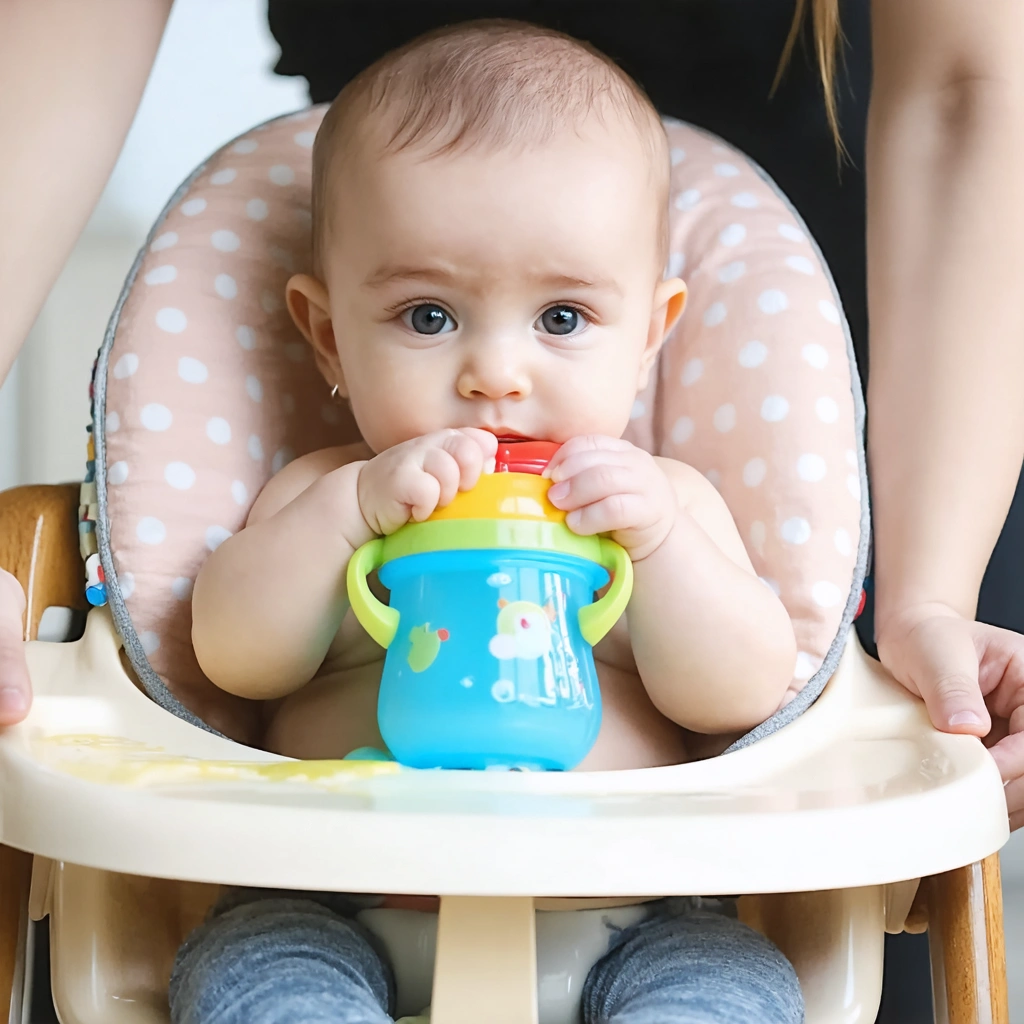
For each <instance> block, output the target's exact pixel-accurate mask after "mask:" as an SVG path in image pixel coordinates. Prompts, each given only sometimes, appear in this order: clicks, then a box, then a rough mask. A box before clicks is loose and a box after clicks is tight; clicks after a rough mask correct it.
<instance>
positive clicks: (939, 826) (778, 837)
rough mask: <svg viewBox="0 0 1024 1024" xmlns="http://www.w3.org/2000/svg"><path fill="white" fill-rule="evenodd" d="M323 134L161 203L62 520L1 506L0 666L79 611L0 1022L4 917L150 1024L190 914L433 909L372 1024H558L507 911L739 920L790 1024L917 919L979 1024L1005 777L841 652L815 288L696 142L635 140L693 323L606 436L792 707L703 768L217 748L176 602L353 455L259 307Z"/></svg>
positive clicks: (852, 593)
mask: <svg viewBox="0 0 1024 1024" xmlns="http://www.w3.org/2000/svg"><path fill="white" fill-rule="evenodd" d="M321 113H322V111H320V110H310V111H303V112H301V113H299V114H296V115H292V116H290V117H287V118H283V119H278V120H275V121H273V122H270V123H269V124H266V125H262V126H259V127H257V128H256V129H254V130H252V131H251V132H248V133H246V134H245V135H244V136H242V137H240V138H238V139H236V140H233V142H231V143H229V144H228V145H226V146H225V147H224V148H223V149H221V150H220V151H219V152H218V153H216V154H215V155H214V156H213V157H212V158H211V159H210V160H209V161H208V162H207V163H205V164H204V165H203V166H201V167H200V168H199V169H198V170H197V171H196V172H195V173H194V174H193V175H192V176H191V177H190V178H189V179H188V180H187V181H186V182H185V183H184V185H183V186H182V187H181V189H179V191H178V192H177V193H176V194H175V196H174V197H173V198H172V199H171V201H170V203H169V204H168V207H167V209H166V210H165V211H164V213H163V215H162V216H161V218H160V220H159V221H158V222H157V225H156V226H155V227H154V228H153V231H152V233H151V235H150V238H149V239H148V241H147V244H146V247H145V248H144V249H143V251H142V252H141V253H140V255H139V258H138V260H137V261H136V264H135V266H134V267H133V269H132V271H131V274H130V275H129V279H128V282H127V284H126V286H125V290H124V292H123V294H122V298H121V300H120V301H119V303H118V306H117V309H116V310H115V313H114V317H113V319H112V322H111V326H110V329H109V331H108V334H107V337H106V339H105V340H104V343H103V346H102V348H101V351H100V355H99V358H98V362H97V367H96V372H95V376H94V382H93V387H94V392H93V433H92V437H91V439H90V448H91V450H90V457H89V474H88V477H87V479H86V483H85V485H84V486H83V487H82V488H81V493H80V495H79V490H78V488H77V487H72V486H70V485H67V486H56V487H23V488H18V489H16V490H13V491H9V492H7V493H5V494H3V495H0V524H2V528H0V564H2V565H3V566H4V567H5V568H8V569H9V570H10V571H12V572H14V573H15V575H17V577H18V578H19V580H20V581H21V582H22V584H23V586H24V587H25V591H26V594H27V599H28V609H27V612H26V623H25V630H26V633H25V635H26V639H29V640H35V638H36V637H37V632H38V630H39V626H40V621H41V618H42V616H43V613H44V611H45V610H46V609H48V608H78V609H84V608H86V607H87V605H86V602H85V600H84V597H83V594H84V591H85V584H87V585H88V595H89V602H90V605H91V606H92V607H91V610H90V611H89V613H88V616H87V619H86V623H85V627H84V635H82V636H81V637H80V638H79V639H75V640H73V641H71V642H64V643H57V642H38V641H36V642H34V643H31V644H30V645H29V650H28V657H29V664H30V670H31V674H32V680H33V685H34V687H35V694H36V699H35V704H34V706H33V709H32V712H31V714H30V716H29V718H28V720H27V721H26V722H25V723H23V724H22V725H20V726H17V727H14V728H11V729H8V730H6V731H4V732H3V734H2V735H0V810H2V814H0V839H2V842H3V844H4V846H3V847H2V848H0V862H2V871H3V880H4V884H3V886H2V888H0V950H2V957H0V1000H2V999H7V1000H8V1002H9V1004H10V1014H9V1020H11V1021H12V1022H13V1021H22V1020H26V1019H27V1018H26V1017H25V1016H24V1015H23V1014H24V1012H26V1011H25V1009H24V1008H25V1006H26V1005H27V984H26V979H27V977H28V976H29V975H30V973H31V972H30V966H31V965H30V963H29V961H30V959H31V957H30V949H31V946H30V943H29V941H28V937H29V922H30V921H38V920H40V919H41V918H43V917H46V916H48V917H49V919H50V941H51V953H52V989H53V998H54V1003H55V1006H56V1008H57V1011H58V1014H59V1016H60V1019H61V1021H62V1022H63V1024H165V1022H166V1021H167V1020H168V1012H167V1003H166V998H167V997H166V989H167V981H168V976H169V971H170V966H171V963H172V960H173V957H174V954H175V950H176V949H177V947H178V945H179V944H180V943H181V941H182V940H183V939H184V937H185V936H186V935H187V934H188V932H189V931H190V929H191V928H192V927H193V926H194V925H195V924H197V923H198V922H199V921H200V920H201V919H202V916H203V914H204V913H205V911H206V909H207V908H208V907H209V905H210V903H211V901H212V900H213V898H214V896H215V894H216V892H217V891H218V886H221V885H251V886H265V887H286V888H294V889H310V890H334V891H349V892H371V893H396V894H409V895H417V894H424V895H431V894H434V895H440V896H441V897H442V901H441V911H440V915H439V918H438V920H437V925H436V933H435V931H434V926H433V924H432V923H429V924H428V925H426V926H424V927H423V928H421V929H420V932H418V933H417V934H416V935H414V936H413V938H412V939H408V941H424V942H427V943H428V944H431V943H432V944H436V961H435V966H434V973H433V992H432V995H430V994H429V982H430V979H429V978H426V979H424V978H419V979H418V980H417V979H412V980H411V981H410V984H411V985H413V987H414V988H415V987H416V986H417V985H418V986H419V989H418V990H417V991H420V992H422V993H427V994H426V995H424V997H423V1002H422V1003H421V1004H420V1005H410V1006H406V1007H405V1008H402V1007H400V1008H399V1009H400V1011H401V1012H402V1013H405V1014H407V1015H414V1014H416V1013H419V1012H420V1010H421V1009H422V1008H423V1005H425V1003H426V1002H428V1001H429V1002H430V1003H431V1004H432V1016H431V1018H430V1019H431V1021H432V1022H433V1024H483V1022H487V1024H537V1022H538V1021H540V1022H542V1024H571V1022H572V1021H573V1020H574V1019H575V1014H576V1009H575V1007H576V1006H577V1005H578V999H579V986H580V985H581V984H582V981H583V978H582V977H580V976H579V972H576V973H575V974H574V973H573V969H572V966H571V964H572V953H573V951H572V950H567V951H566V950H561V949H560V948H559V946H558V942H557V936H555V935H554V934H553V932H552V928H551V927H550V923H551V921H553V920H554V918H550V917H545V913H546V911H542V910H535V900H537V899H538V898H547V900H548V901H549V902H546V903H543V904H541V906H543V907H545V908H549V907H553V906H559V904H557V903H552V902H550V900H551V899H552V898H556V899H557V898H562V897H642V896H648V895H672V894H678V895H687V894H692V895H705V896H712V895H716V894H719V895H725V894H727V895H737V894H739V895H740V900H739V906H740V914H741V917H743V919H744V920H746V921H748V922H749V923H750V924H751V925H752V926H754V927H756V928H758V929H760V930H762V931H763V932H765V933H766V934H767V935H768V936H770V937H771V938H772V939H773V940H774V941H775V942H776V943H777V944H778V945H779V947H780V948H781V949H782V950H783V952H784V953H785V954H786V955H787V956H788V957H789V958H790V960H791V961H792V962H793V964H794V966H795V967H796V970H797V973H798V975H799V977H800V981H801V985H802V987H803V991H804V995H805V999H806V1005H807V1021H808V1022H809V1024H854V1022H859V1024H870V1022H871V1021H873V1020H874V1019H875V1013H876V1010H877V1007H878V1002H879V995H880V991H881V980H882V950H883V938H884V935H885V933H886V932H899V931H901V930H903V929H904V928H911V929H920V928H922V927H923V926H924V925H925V924H927V927H928V929H929V934H930V939H931V950H932V965H933V978H934V990H935V1004H936V1020H937V1021H939V1022H942V1024H969V1022H970V1024H981V1022H992V1024H1006V1022H1007V1021H1008V1020H1009V1017H1008V1011H1007V994H1006V978H1005V965H1004V954H1003V933H1002V903H1001V892H1000V883H999V862H998V858H997V851H998V849H999V848H1000V847H1001V845H1002V844H1003V843H1004V842H1005V840H1006V838H1007V834H1008V832H1007V815H1006V807H1005V802H1004V797H1003V791H1002V785H1001V783H1000V778H999V773H998V771H997V770H996V767H995V764H994V762H993V761H992V759H991V758H990V757H989V755H988V754H987V752H986V751H985V750H984V748H983V746H982V744H981V743H980V742H979V741H978V740H976V739H974V738H971V737H966V736H951V735H945V734H942V733H939V732H936V731H935V730H934V729H933V728H932V727H931V726H930V724H929V722H928V718H927V715H926V713H925V710H924V707H923V705H922V704H921V702H920V701H918V700H916V699H915V698H913V697H911V696H910V695H909V694H908V693H907V692H906V691H905V690H904V689H903V688H902V687H900V686H899V685H897V684H896V683H895V682H894V681H893V680H891V679H890V678H889V677H888V676H887V675H886V674H885V672H884V671H883V670H882V669H881V668H880V666H879V665H878V664H877V663H875V662H873V661H871V660H870V659H869V658H868V657H867V656H866V655H865V654H864V652H863V651H862V649H861V648H860V647H859V646H858V644H857V641H856V639H855V636H854V634H853V633H852V631H851V630H850V624H851V622H852V620H853V618H854V616H855V614H856V612H857V610H858V605H859V601H860V597H861V586H862V581H863V575H864V565H865V563H866V560H867V550H868V530H867V522H868V519H867V502H866V486H865V474H864V468H863V467H864V460H863V452H862V445H861V426H862V410H861V407H860V398H859V394H860V392H859V384H858V381H857V377H856V370H855V368H854V366H853V362H852V357H851V355H850V348H849V338H848V333H847V331H846V328H845V322H844V321H843V318H842V315H841V313H840V311H839V308H838V299H837V297H836V295H835V291H834V288H833V286H832V283H831V279H830V278H829V275H828V272H827V269H826V268H825V266H824V264H823V262H822V260H821V258H820V254H819V253H818V251H817V249H816V247H815V246H814V244H813V242H812V241H811V240H810V239H809V238H808V237H807V234H806V229H805V228H804V226H803V225H802V223H801V222H800V220H799V218H798V217H797V216H796V214H795V213H794V212H793V211H792V209H791V208H790V207H789V206H788V205H787V203H786V202H785V200H784V199H783V198H782V197H781V196H780V195H779V193H778V192H777V190H776V189H775V188H774V186H773V185H772V183H771V182H770V181H769V180H768V179H767V178H766V177H765V176H764V175H763V173H762V172H761V171H760V170H759V169H758V168H756V167H755V166H753V165H752V164H751V163H750V162H749V161H748V160H747V159H746V158H745V157H743V156H742V155H741V154H739V153H737V152H736V151H735V150H733V149H731V148H729V147H727V146H726V145H725V144H724V143H722V142H721V141H720V140H718V139H715V138H713V137H711V136H708V135H706V134H705V133H703V132H701V131H699V130H697V129H695V128H692V127H690V126H687V125H683V124H680V123H678V122H668V123H667V128H668V131H669V135H670V141H671V145H672V161H673V186H672V200H671V201H672V218H673V225H672V244H671V253H672V255H671V259H670V266H669V270H670V271H671V272H672V273H683V274H684V275H685V276H686V278H687V279H688V282H689V285H690V300H689V308H688V309H687V311H686V313H685V315H684V318H683V321H682V324H681V325H680V327H679V328H677V330H676V331H675V333H674V336H673V337H672V338H671V339H670V340H669V342H668V344H667V345H666V348H665V350H664V352H663V354H662V356H661V362H660V367H659V373H658V375H657V379H656V380H654V381H652V383H651V386H650V388H649V389H648V392H647V393H645V394H643V395H641V396H640V397H639V398H638V400H637V403H636V406H635V408H634V420H633V422H632V425H631V428H630V433H629V435H628V436H629V437H630V438H631V439H632V440H634V441H635V442H636V443H638V444H642V445H644V446H646V447H648V448H649V449H651V450H655V451H659V452H662V453H664V454H668V455H671V456H674V457H677V458H680V459H683V460H685V461H687V462H689V463H690V464H692V465H694V466H696V467H697V468H699V469H700V470H702V471H703V472H705V474H706V475H707V476H708V477H709V479H711V480H712V481H713V482H714V483H715V485H716V486H717V487H719V489H720V490H721V491H722V493H723V495H724V496H725V498H726V500H727V501H728V503H729V505H730V508H731V509H732V510H733V513H734V515H735V517H736V520H737V523H738V525H739V527H740V529H741V531H742V534H743V537H744V539H745V541H746V542H747V545H748V549H749V550H750V553H751V557H752V559H753V561H754V564H755V567H756V568H757V571H758V573H759V574H760V575H761V576H762V578H763V579H764V581H765V583H766V585H768V586H771V587H773V588H774V589H776V591H777V592H778V593H779V594H780V596H781V598H782V600H783V601H784V603H785V604H786V607H787V609H788V610H789V612H790V615H791V617H792V619H793V623H794V628H795V630H796V634H797V638H798V644H799V648H800V655H799V658H798V662H797V666H796V672H795V678H794V682H793V686H792V688H791V692H790V697H791V698H792V699H791V700H789V702H788V703H787V704H786V706H785V707H783V709H782V710H781V711H780V712H778V713H777V714H776V715H775V716H774V717H773V718H772V719H771V720H769V721H768V722H767V723H765V724H764V725H763V726H761V727H759V728H758V729H756V730H754V732H753V733H751V734H749V735H748V736H746V737H742V738H740V739H739V740H737V741H736V742H734V743H733V744H732V746H731V747H730V748H729V750H728V751H727V752H726V753H724V754H722V755H720V756H716V757H709V758H706V759H704V760H699V761H695V762H693V763H689V764H685V765H680V766H676V767H668V768H657V769H646V770H639V771H629V772H595V773H587V774H584V773H580V774H573V773H570V774H557V773H525V774H509V773H494V772H480V773H476V772H415V771H411V770H405V769H401V768H399V767H397V766H396V765H394V764H390V763H388V764H385V763H372V762H295V761H289V760H287V759H285V758H281V757H278V756H276V755H273V754H269V753H265V752H263V751H261V750H258V749H256V748H255V747H253V746H250V745H247V744H248V742H252V741H253V739H254V738H255V736H256V731H255V729H256V712H257V709H255V708H254V707H253V706H251V705H249V704H247V703H246V702H243V701H239V700H237V699H235V698H231V697H229V696H228V695H226V694H224V693H221V692H220V691H217V690H216V689H215V688H213V687H212V686H211V684H210V683H209V682H208V681H207V680H206V679H205V678H204V677H203V676H202V673H201V672H200V670H199V667H198V664H197V663H196V660H195V656H194V654H193V653H192V649H191V643H190V626H191V608H190V602H189V597H190V593H191V585H192V580H193V579H194V578H195V574H196V572H197V570H198V568H199V566H200V565H201V563H202V560H203V558H204V557H205V555H206V554H208V552H209V551H210V550H212V549H213V548H214V547H216V545H217V544H218V543H219V542H220V541H221V540H223V539H224V537H226V536H228V535H230V533H232V532H234V531H236V530H237V529H239V528H240V527H241V526H242V525H243V523H244V520H245V516H246V514H247V511H248V508H249V507H250V505H251V503H252V501H253V499H254V498H255V496H256V494H257V493H258V491H259V489H260V487H261V486H262V485H263V484H264V483H265V482H266V480H267V479H268V478H269V476H270V475H271V474H272V473H273V472H276V471H277V470H278V469H280V468H281V466H283V465H284V464H285V463H286V462H287V461H288V460H289V459H290V458H292V457H294V455H296V454H301V453H303V452H306V451H310V450H313V449H315V448H319V447H324V446H326V445H328V444H337V443H341V442H343V441H344V440H345V439H350V438H352V437H354V436H356V435H355V428H354V425H353V423H352V421H351V419H350V417H349V414H348V411H347V409H346V408H345V407H344V406H342V405H339V404H334V403H332V402H331V400H330V398H329V396H328V394H327V388H326V386H325V385H324V384H323V381H322V380H320V378H319V377H318V375H317V373H316V370H315V368H314V366H313V364H312V360H311V358H310V356H309V354H308V353H307V350H306V348H305V346H304V344H303V343H302V342H301V340H300V339H299V337H298V335H297V334H296V332H295V331H294V330H293V328H292V327H291V325H290V323H289V321H288V317H287V313H286V311H285V310H284V309H283V302H282V298H281V297H282V295H283V285H284V282H285V280H286V279H287V277H288V275H289V274H290V273H291V272H293V271H294V270H297V269H300V268H302V267H303V266H305V265H306V262H307V254H308V251H309V223H310V221H309V208H308V206H309V204H308V200H309V196H308V192H309V176H310V160H309V156H310V147H311V146H312V140H313V136H314V133H315V130H316V126H317V124H318V121H319V117H320V116H321ZM76 505H80V508H79V515H78V516H76V513H75V506H76ZM76 519H77V520H78V522H77V530H76ZM76 534H77V538H78V540H77V541H76ZM81 556H85V558H86V572H87V579H86V580H85V582H84V583H83V572H82V562H81ZM267 585H273V581H272V580H268V581H267ZM53 614H54V613H50V618H51V619H52V618H53ZM228 736H231V737H233V738H232V739H229V738H226V737H228ZM919 880H920V882H919ZM564 906H572V904H565V905H564ZM403 941H405V940H403ZM538 957H539V961H538ZM538 962H539V966H538ZM395 966H396V971H398V972H399V973H401V970H402V966H401V964H399V963H396V965H395ZM424 986H426V987H424ZM410 998H411V997H410ZM574 1000H575V1002H574Z"/></svg>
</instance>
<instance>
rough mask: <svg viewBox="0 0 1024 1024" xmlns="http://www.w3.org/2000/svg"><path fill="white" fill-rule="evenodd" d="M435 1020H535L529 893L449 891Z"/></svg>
mask: <svg viewBox="0 0 1024 1024" xmlns="http://www.w3.org/2000/svg"><path fill="white" fill-rule="evenodd" d="M430 1020H431V1024H483V1022H486V1024H537V934H536V912H535V910H534V908H533V900H532V899H531V898H530V897H525V898H523V897H488V898H477V897H472V896H445V897H442V899H441V913H440V915H439V916H438V920H437V959H436V960H435V962H434V992H433V1002H432V1008H431V1014H430Z"/></svg>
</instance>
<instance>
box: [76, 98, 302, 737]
mask: <svg viewBox="0 0 1024 1024" xmlns="http://www.w3.org/2000/svg"><path fill="white" fill-rule="evenodd" d="M293 113H299V111H293ZM291 116H292V115H291V114H282V115H280V116H279V117H272V118H270V120H268V121H264V122H263V124H262V125H255V126H253V127H252V128H247V129H246V130H245V131H244V132H242V133H241V134H240V135H236V136H235V138H233V139H230V140H228V141H227V142H226V143H224V145H223V146H220V147H219V148H218V149H217V150H216V151H215V152H214V153H212V154H211V155H210V156H209V157H207V158H206V159H205V160H204V161H203V162H202V163H201V164H200V165H199V166H198V167H197V168H196V169H195V170H194V171H192V173H191V174H189V176H188V177H187V178H186V179H185V180H184V181H183V182H182V183H181V184H180V185H179V186H178V188H177V189H176V190H175V192H174V195H172V196H171V198H170V199H169V200H168V202H167V204H166V205H165V206H164V208H163V209H162V210H161V211H160V216H159V217H157V219H156V221H155V223H154V224H153V226H152V227H151V228H150V230H149V234H148V235H146V240H145V242H144V243H143V245H142V248H141V249H140V250H139V253H138V255H137V256H136V257H135V262H134V263H133V264H132V268H131V270H129V271H128V276H127V278H126V279H125V282H124V287H122V289H121V294H120V295H119V296H118V299H117V305H116V306H115V307H114V312H113V314H112V315H111V317H110V322H109V323H108V324H107V330H106V333H105V334H104V335H103V342H102V344H101V345H100V350H99V355H98V356H97V360H96V371H95V374H94V384H93V389H94V390H93V405H92V417H93V425H92V430H93V441H94V444H95V447H96V460H95V461H96V502H97V507H98V514H97V521H96V539H97V547H98V548H99V554H100V563H101V564H102V566H103V574H104V576H105V579H106V589H107V605H108V606H109V608H110V614H111V616H112V617H113V620H114V625H115V627H116V628H117V631H118V633H119V634H120V636H121V640H122V641H123V643H124V649H125V653H126V654H127V655H128V660H129V662H131V665H132V668H134V669H135V672H136V674H137V675H138V677H139V682H140V683H141V684H142V687H143V689H144V690H145V691H146V693H147V694H148V696H149V697H150V698H151V699H152V700H153V701H155V702H156V703H157V704H159V705H160V707H162V708H164V710H166V711H170V712H171V714H173V715H177V717H178V718H182V719H184V720H185V721H186V722H188V723H190V724H191V725H194V726H197V727H198V728H200V729H204V730H205V731H206V732H212V733H214V734H215V735H218V736H219V735H222V734H221V733H219V732H218V731H217V730H216V729H214V728H212V727H211V726H209V725H207V724H206V723H205V722H204V721H203V720H202V719H201V718H199V717H198V716H196V715H194V714H193V713H192V712H191V711H189V709H188V708H186V707H185V705H184V704H182V703H181V701H179V700H178V698H177V697H175V696H174V694H173V693H171V691H170V690H169V689H168V688H167V684H166V683H165V682H164V681H163V680H162V679H161V678H160V676H159V675H157V673H156V672H155V671H154V670H153V667H152V666H151V665H150V664H149V658H148V657H147V656H146V652H145V651H144V650H143V648H142V641H141V640H140V639H139V635H138V633H136V631H135V627H134V625H132V620H131V616H130V615H129V613H128V609H127V608H126V607H125V603H124V595H123V594H122V593H121V584H120V581H119V580H118V578H117V571H116V570H115V568H114V558H113V551H112V549H111V545H110V519H109V516H108V513H107V437H106V416H107V369H108V364H109V360H110V352H111V349H112V348H113V345H114V338H115V337H116V335H117V329H118V326H119V325H120V322H121V310H122V309H123V308H124V304H125V302H127V300H128V296H129V295H130V294H131V290H132V286H133V285H134V284H135V278H136V277H137V276H138V273H139V268H140V267H141V266H142V262H143V260H144V259H145V257H146V253H147V252H148V251H149V247H150V244H151V243H152V241H153V239H154V237H155V236H156V235H157V233H158V232H159V230H160V228H161V227H162V226H163V223H164V221H165V220H166V218H167V214H168V213H169V212H170V211H171V210H172V209H173V208H174V207H175V206H177V204H178V203H179V202H180V201H181V199H182V198H183V197H184V196H185V194H186V193H187V192H188V190H189V189H190V188H191V187H192V183H193V182H194V181H195V180H196V178H198V177H199V175H201V174H202V173H203V171H204V170H206V168H207V167H208V166H209V163H210V161H211V160H212V159H213V158H214V157H215V156H216V155H217V154H218V153H220V152H221V151H222V150H224V149H226V148H227V147H228V146H230V145H232V143H234V142H235V141H236V140H237V139H240V138H242V137H243V136H245V135H248V134H249V133H250V132H252V131H255V130H256V129H257V128H261V127H263V125H268V124H273V123H274V122H275V121H280V120H282V119H283V118H286V117H291Z"/></svg>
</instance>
